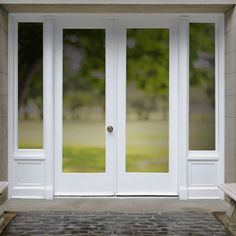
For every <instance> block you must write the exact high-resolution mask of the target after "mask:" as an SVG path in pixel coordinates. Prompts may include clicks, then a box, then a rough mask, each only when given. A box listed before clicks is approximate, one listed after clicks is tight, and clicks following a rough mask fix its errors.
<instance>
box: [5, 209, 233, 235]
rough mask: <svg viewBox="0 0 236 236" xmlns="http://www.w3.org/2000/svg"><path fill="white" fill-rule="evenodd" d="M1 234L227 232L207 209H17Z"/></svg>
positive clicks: (226, 233)
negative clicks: (194, 210) (135, 211)
mask: <svg viewBox="0 0 236 236" xmlns="http://www.w3.org/2000/svg"><path fill="white" fill-rule="evenodd" d="M3 235H12V236H21V235H30V236H31V235H32V236H33V235H40V236H44V235H45V236H46V235H64V236H66V235H80V236H82V235H84V236H88V235H89V236H92V235H94V236H99V235H101V236H106V235H109V236H110V235H113V236H115V235H124V236H125V235H137V236H139V235H140V236H145V235H179V236H185V235H196V236H198V235H199V236H200V235H206V236H210V235H215V236H217V235H230V234H229V233H228V232H227V231H226V229H225V228H224V226H223V225H222V224H221V223H220V222H219V221H218V220H216V219H215V217H214V216H213V215H212V214H211V213H207V212H178V213H170V212H165V213H121V212H93V213H88V212H78V211H73V212H59V211H54V212H52V211H50V212H47V211H38V212H31V211H28V212H17V216H16V218H15V219H14V220H13V221H12V222H11V223H10V224H9V225H8V227H7V228H6V229H5V231H4V232H3Z"/></svg>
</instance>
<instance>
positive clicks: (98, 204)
mask: <svg viewBox="0 0 236 236" xmlns="http://www.w3.org/2000/svg"><path fill="white" fill-rule="evenodd" d="M227 208H228V203H226V202H225V201H222V200H182V201H181V200H179V199H178V198H173V197H172V198H160V197H76V198H75V197H71V198H68V197H67V198H54V199H53V200H44V199H10V200H7V201H5V202H4V203H3V204H2V205H1V206H0V210H3V211H81V212H147V213H148V212H150V213H152V212H189V211H197V212H216V211H217V212H219V211H223V212H224V211H226V209H227Z"/></svg>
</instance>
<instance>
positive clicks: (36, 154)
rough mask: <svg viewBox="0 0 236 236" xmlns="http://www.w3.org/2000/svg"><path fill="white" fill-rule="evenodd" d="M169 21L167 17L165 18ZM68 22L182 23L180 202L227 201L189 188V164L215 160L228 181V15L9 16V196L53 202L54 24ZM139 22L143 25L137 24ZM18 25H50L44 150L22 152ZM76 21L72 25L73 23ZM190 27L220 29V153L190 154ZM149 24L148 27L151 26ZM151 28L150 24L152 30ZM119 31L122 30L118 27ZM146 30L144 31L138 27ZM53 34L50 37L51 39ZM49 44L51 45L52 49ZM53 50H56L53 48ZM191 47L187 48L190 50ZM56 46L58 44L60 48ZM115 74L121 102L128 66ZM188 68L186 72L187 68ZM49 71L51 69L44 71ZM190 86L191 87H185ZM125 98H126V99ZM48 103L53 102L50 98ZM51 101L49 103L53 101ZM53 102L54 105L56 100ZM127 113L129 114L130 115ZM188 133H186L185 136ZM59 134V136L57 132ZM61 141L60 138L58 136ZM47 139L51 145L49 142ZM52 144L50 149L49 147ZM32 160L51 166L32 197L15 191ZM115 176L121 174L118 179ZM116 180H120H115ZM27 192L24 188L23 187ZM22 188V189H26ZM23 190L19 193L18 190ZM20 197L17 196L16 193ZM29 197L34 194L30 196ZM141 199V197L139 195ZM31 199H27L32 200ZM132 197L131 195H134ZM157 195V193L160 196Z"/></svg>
mask: <svg viewBox="0 0 236 236" xmlns="http://www.w3.org/2000/svg"><path fill="white" fill-rule="evenodd" d="M163 17H164V18H163ZM64 18H68V19H70V18H71V19H73V20H81V19H87V20H88V19H90V20H104V19H110V20H114V21H116V19H122V21H123V22H124V21H129V22H130V23H129V24H130V27H135V24H136V23H137V22H139V23H140V25H141V26H143V27H145V26H147V24H148V22H149V23H150V22H151V21H153V20H154V19H155V20H156V22H160V20H161V19H166V21H165V22H164V23H163V22H161V23H156V24H159V26H160V27H166V25H167V24H168V22H169V21H168V18H169V19H177V18H179V74H178V75H179V104H180V110H179V111H180V112H179V116H178V118H179V135H180V134H183V135H180V136H179V147H180V148H179V150H178V151H177V152H178V154H179V166H178V167H179V173H180V174H179V177H178V180H179V190H178V192H179V198H180V199H187V198H191V199H194V198H205V197H206V198H218V196H219V198H221V199H223V193H222V192H221V191H219V192H218V189H215V188H213V187H209V186H205V187H202V186H199V187H197V188H196V187H194V188H193V187H188V180H187V179H188V175H187V171H188V169H187V162H191V161H194V162H196V161H199V162H204V161H206V162H207V161H214V162H217V164H216V165H217V184H221V183H223V182H224V132H225V130H224V119H225V118H224V109H225V107H224V76H225V75H224V15H223V14H182V15H181V14H87V13H86V14H59V13H58V14H46V15H45V14H43V13H42V14H39V13H36V14H35V13H32V14H31V13H21V14H14V13H10V14H9V29H8V33H9V42H8V56H9V57H8V75H9V84H8V95H9V96H8V163H9V167H8V180H9V191H8V194H9V197H22V198H24V197H30V198H44V197H46V198H48V199H51V198H52V197H53V185H54V180H53V171H54V169H53V167H54V162H53V146H54V145H53V144H52V143H53V137H52V135H50V134H49V135H46V133H47V134H48V133H49V130H51V134H52V132H53V127H56V125H58V123H54V126H53V113H54V112H55V110H54V109H55V108H53V104H52V103H51V102H49V106H48V107H47V108H46V107H45V102H47V103H48V101H53V100H52V99H51V98H52V96H53V79H52V78H53V69H52V67H53V61H54V69H55V67H56V66H55V63H56V59H57V55H55V56H54V58H52V54H53V52H52V50H53V49H54V47H53V44H54V43H55V42H54V41H53V19H54V20H55V21H60V20H62V19H64ZM143 18H146V19H147V21H146V23H145V22H144V21H143ZM137 19H138V20H137ZM17 22H44V41H45V42H44V57H46V56H45V55H46V54H45V51H46V48H47V46H48V47H51V50H47V52H46V53H48V56H47V58H45V59H44V60H47V62H44V64H45V65H46V68H44V95H45V96H44V116H45V112H47V114H48V116H45V117H47V118H44V149H41V150H40V149H31V150H27V149H17V148H16V147H17V142H18V140H17V135H16V134H17V133H16V132H17V125H18V119H17V112H18V111H17V64H18V62H17V56H16V54H17V43H18V39H17ZM68 22H71V20H68ZM189 22H202V23H204V22H211V23H215V24H216V99H217V102H216V113H217V114H216V116H217V118H216V133H217V137H218V138H217V140H216V147H217V148H216V150H215V151H188V122H189V121H188V102H187V101H188V63H189V62H188V47H186V45H188V24H189ZM145 24H146V25H145ZM154 25H155V24H154ZM149 26H150V25H149ZM116 27H117V26H116ZM137 27H140V26H137ZM121 31H122V30H121V29H120V28H119V27H117V28H115V34H114V35H113V36H114V37H113V40H114V42H115V44H116V46H117V47H116V52H113V53H114V57H117V54H118V53H122V52H121V49H122V47H121V48H120V46H119V45H120V42H121V41H122V40H123V39H122V37H123V36H122V34H123V33H122V32H121ZM46 34H47V35H46ZM46 45H47V46H46ZM50 45H51V46H50ZM184 45H185V46H184ZM54 46H55V45H54ZM114 61H116V62H115V65H116V66H115V67H114V75H116V76H117V77H116V79H115V80H114V81H116V82H115V84H116V87H117V89H118V90H117V91H118V94H115V97H118V98H119V96H120V95H119V93H120V90H121V86H123V85H122V83H125V81H123V82H122V83H121V81H120V80H119V78H121V77H122V75H121V74H120V73H121V72H120V71H118V70H117V66H119V63H124V61H123V62H120V61H117V60H114ZM180 65H181V66H182V65H184V66H183V67H181V66H180ZM44 67H45V66H44ZM46 77H48V78H50V79H51V80H49V81H47V82H46V83H47V87H46V84H45V78H46ZM184 81H185V84H184ZM55 89H57V88H55ZM123 95H125V94H122V96H123ZM46 98H47V99H46ZM48 99H49V100H48ZM50 99H51V100H50ZM120 101H121V102H122V101H123V102H122V104H123V105H124V106H125V99H124V100H122V99H121V100H120ZM115 110H116V112H117V118H118V122H119V123H117V124H115V122H114V126H115V125H117V129H119V132H117V141H116V142H117V143H116V144H117V145H118V146H117V147H118V149H117V150H116V157H115V159H116V161H117V156H118V154H119V156H120V155H123V152H124V150H123V149H122V148H121V149H120V146H119V145H120V144H122V143H123V142H125V140H124V139H123V134H122V132H125V129H124V130H123V131H122V127H123V128H125V123H124V124H122V123H121V122H122V120H125V117H123V116H124V115H123V114H122V111H123V108H122V107H121V106H119V107H118V108H117V109H115ZM124 114H125V112H124ZM183 131H184V132H183ZM53 135H55V133H53ZM55 138H56V137H55ZM46 140H47V141H46ZM45 142H46V143H47V144H46V143H45ZM21 160H28V161H32V162H33V161H42V162H43V161H45V166H46V169H45V187H42V188H41V190H40V191H43V195H42V194H41V193H42V192H39V191H38V189H37V188H31V190H29V189H28V190H29V191H28V192H27V193H26V192H25V193H24V192H22V191H20V189H21V188H19V187H18V186H17V187H18V189H19V191H18V189H16V188H15V186H14V178H15V173H14V168H13V167H14V163H15V161H21ZM114 176H115V175H114ZM114 178H115V177H114ZM22 189H24V187H22ZM22 189H21V190H22ZM15 190H17V191H15ZM115 191H117V183H116V186H115ZM16 193H17V194H16ZM27 194H28V195H27ZM137 194H138V193H137ZM26 195H27V196H26ZM128 195H129V194H128ZM154 195H155V194H154ZM164 195H165V194H164Z"/></svg>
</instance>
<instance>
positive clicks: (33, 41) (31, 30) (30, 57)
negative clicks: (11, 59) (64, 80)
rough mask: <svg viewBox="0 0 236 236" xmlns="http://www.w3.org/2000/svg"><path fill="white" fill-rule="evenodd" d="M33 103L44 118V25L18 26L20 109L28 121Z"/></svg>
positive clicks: (22, 24) (21, 24)
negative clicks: (30, 105)
mask: <svg viewBox="0 0 236 236" xmlns="http://www.w3.org/2000/svg"><path fill="white" fill-rule="evenodd" d="M30 101H33V102H34V103H35V105H36V106H37V107H38V109H39V112H40V117H41V118H42V116H43V24H42V23H19V24H18V107H19V109H23V113H24V115H25V118H26V119H27V118H28V116H29V113H30V111H27V106H28V105H29V103H30Z"/></svg>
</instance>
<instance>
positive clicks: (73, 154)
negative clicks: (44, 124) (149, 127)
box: [63, 29, 105, 173]
mask: <svg viewBox="0 0 236 236" xmlns="http://www.w3.org/2000/svg"><path fill="white" fill-rule="evenodd" d="M63 172H66V173H72V172H74V173H78V172H79V173H95V172H105V30H104V29H64V30H63Z"/></svg>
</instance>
